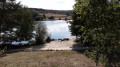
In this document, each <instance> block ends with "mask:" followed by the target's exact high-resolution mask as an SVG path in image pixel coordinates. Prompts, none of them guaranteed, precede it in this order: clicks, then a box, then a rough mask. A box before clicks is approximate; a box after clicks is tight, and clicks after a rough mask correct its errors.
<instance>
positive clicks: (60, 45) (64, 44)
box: [26, 39, 89, 50]
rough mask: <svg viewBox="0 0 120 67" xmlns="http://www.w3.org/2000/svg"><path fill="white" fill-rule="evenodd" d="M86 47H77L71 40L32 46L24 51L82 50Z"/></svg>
mask: <svg viewBox="0 0 120 67" xmlns="http://www.w3.org/2000/svg"><path fill="white" fill-rule="evenodd" d="M84 49H89V48H88V47H81V46H80V45H77V44H76V43H75V42H74V40H73V39H71V40H69V41H52V42H50V43H46V44H44V45H40V46H32V47H30V48H27V49H26V50H84Z"/></svg>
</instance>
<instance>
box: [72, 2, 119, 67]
mask: <svg viewBox="0 0 120 67" xmlns="http://www.w3.org/2000/svg"><path fill="white" fill-rule="evenodd" d="M75 1H76V3H75V5H74V10H73V15H72V19H73V21H71V22H70V24H71V26H70V30H71V32H72V35H75V36H76V37H77V39H78V41H79V42H80V43H81V44H83V45H87V46H92V47H94V49H92V51H86V55H88V56H89V57H91V58H92V59H94V60H95V61H96V63H98V62H102V63H103V64H104V66H105V67H119V66H120V0H75Z"/></svg>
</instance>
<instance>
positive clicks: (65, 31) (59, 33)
mask: <svg viewBox="0 0 120 67" xmlns="http://www.w3.org/2000/svg"><path fill="white" fill-rule="evenodd" d="M42 22H43V23H45V24H46V26H47V28H48V29H47V30H48V33H49V34H50V35H51V38H53V39H63V38H74V37H73V36H71V33H70V31H69V28H68V27H69V25H70V24H69V23H67V22H68V21H64V20H49V21H42Z"/></svg>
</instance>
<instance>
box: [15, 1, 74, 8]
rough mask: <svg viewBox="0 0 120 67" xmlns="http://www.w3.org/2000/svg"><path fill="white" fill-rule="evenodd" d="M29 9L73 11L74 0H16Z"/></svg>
mask: <svg viewBox="0 0 120 67" xmlns="http://www.w3.org/2000/svg"><path fill="white" fill-rule="evenodd" d="M16 1H17V2H19V1H21V4H23V5H25V6H28V7H29V8H43V9H53V10H72V9H73V5H74V3H75V1H74V0H16Z"/></svg>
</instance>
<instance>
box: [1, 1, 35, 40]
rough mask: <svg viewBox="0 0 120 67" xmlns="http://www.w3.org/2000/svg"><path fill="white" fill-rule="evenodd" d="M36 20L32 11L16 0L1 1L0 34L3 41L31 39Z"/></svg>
mask: <svg viewBox="0 0 120 67" xmlns="http://www.w3.org/2000/svg"><path fill="white" fill-rule="evenodd" d="M33 29H34V22H33V18H32V15H31V11H30V10H29V9H28V8H27V7H23V6H22V5H21V4H20V3H15V0H2V1H0V35H1V34H2V35H1V37H2V38H1V40H2V41H5V42H6V41H11V42H12V41H14V40H29V39H30V38H31V37H32V32H33Z"/></svg>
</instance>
